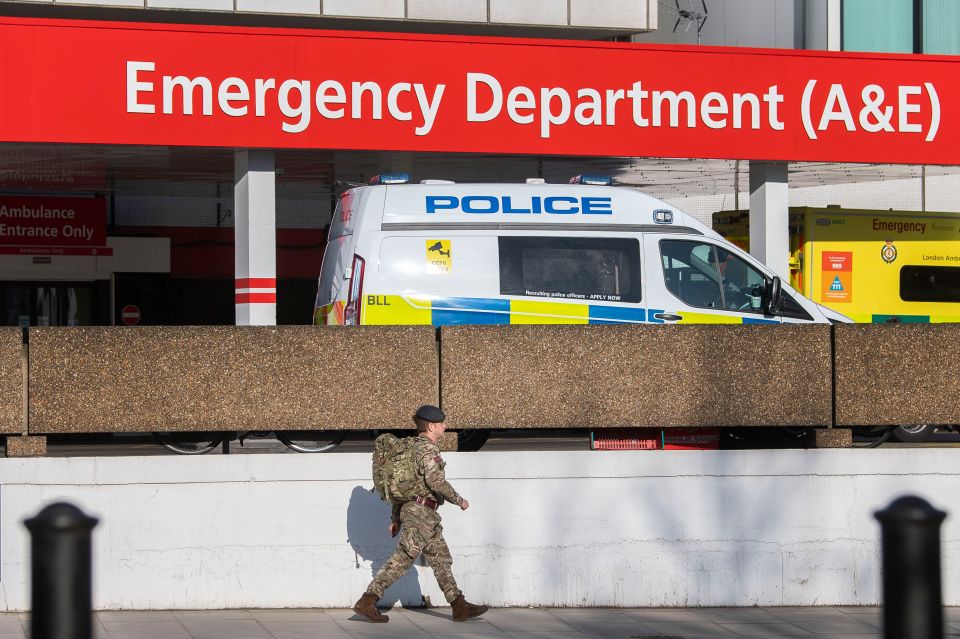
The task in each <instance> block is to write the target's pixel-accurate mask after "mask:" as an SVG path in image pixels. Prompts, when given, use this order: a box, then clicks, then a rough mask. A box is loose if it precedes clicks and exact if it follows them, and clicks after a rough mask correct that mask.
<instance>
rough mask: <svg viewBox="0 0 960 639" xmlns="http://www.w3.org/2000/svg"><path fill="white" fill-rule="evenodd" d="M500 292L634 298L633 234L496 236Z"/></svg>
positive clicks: (636, 256)
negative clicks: (599, 236)
mask: <svg viewBox="0 0 960 639" xmlns="http://www.w3.org/2000/svg"><path fill="white" fill-rule="evenodd" d="M498 241H499V247H500V294H501V295H524V296H528V297H549V298H560V299H578V300H586V301H600V302H639V301H640V242H639V241H638V240H637V239H635V238H616V237H614V238H592V237H591V238H587V237H500V238H498Z"/></svg>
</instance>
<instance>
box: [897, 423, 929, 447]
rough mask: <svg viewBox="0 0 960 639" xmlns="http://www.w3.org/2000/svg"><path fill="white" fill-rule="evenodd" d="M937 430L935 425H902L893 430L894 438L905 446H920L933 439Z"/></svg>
mask: <svg viewBox="0 0 960 639" xmlns="http://www.w3.org/2000/svg"><path fill="white" fill-rule="evenodd" d="M936 430H937V427H936V426H934V425H933V424H909V425H908V424H901V425H900V426H897V427H896V428H894V429H893V437H894V439H896V440H897V441H900V442H903V443H905V444H919V443H921V442H925V441H927V440H928V439H930V438H931V437H933V433H934V431H936Z"/></svg>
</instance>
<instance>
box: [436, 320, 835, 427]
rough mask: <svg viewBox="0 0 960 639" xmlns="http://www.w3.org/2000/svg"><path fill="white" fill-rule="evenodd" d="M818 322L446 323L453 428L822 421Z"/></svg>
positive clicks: (824, 373) (821, 330)
mask: <svg viewBox="0 0 960 639" xmlns="http://www.w3.org/2000/svg"><path fill="white" fill-rule="evenodd" d="M830 349H831V345H830V327H829V326H827V325H804V326H800V325H787V326H758V325H741V326H717V325H713V326H710V325H706V326H702V325H691V326H649V325H647V326H641V325H629V326H627V325H623V326H617V325H609V326H599V325H594V326H504V327H501V326H451V327H443V328H442V329H441V374H440V379H441V390H440V396H441V399H442V406H443V408H444V410H446V411H447V415H448V417H449V420H450V425H451V427H453V428H488V427H499V428H576V427H589V428H595V427H616V426H653V427H664V426H762V425H778V426H813V427H816V426H829V425H830V424H831V417H832V398H831V350H830Z"/></svg>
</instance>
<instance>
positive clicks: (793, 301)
mask: <svg viewBox="0 0 960 639" xmlns="http://www.w3.org/2000/svg"><path fill="white" fill-rule="evenodd" d="M388 181H389V182H390V183H384V182H385V180H383V179H380V180H374V181H373V183H372V184H371V185H370V186H362V187H357V188H354V189H351V190H349V191H346V192H345V193H344V194H343V195H342V196H341V199H340V203H339V204H338V211H337V212H336V213H335V214H334V217H333V226H332V227H331V229H330V233H329V238H328V243H327V247H326V251H325V253H324V257H323V264H322V266H321V272H320V278H319V286H318V291H317V301H316V306H315V312H314V321H315V323H317V324H433V325H444V324H542V323H565V324H620V323H657V324H674V323H761V324H779V323H787V322H790V323H794V322H829V321H833V322H843V321H848V320H846V318H845V317H844V316H843V315H841V314H839V313H836V312H833V311H830V310H829V309H826V308H824V307H822V306H820V305H818V304H816V303H814V302H812V301H810V300H808V299H806V298H804V297H803V296H801V295H800V294H799V293H797V291H796V290H794V289H793V288H792V287H791V286H790V285H789V284H787V283H785V282H781V280H780V278H779V277H777V276H776V275H775V274H774V273H772V272H770V271H769V269H767V268H766V267H765V266H764V265H763V264H761V263H759V262H757V261H756V260H755V259H753V258H752V257H751V256H749V255H747V254H746V253H745V252H743V251H742V250H740V249H739V248H737V247H736V246H734V245H733V244H731V243H729V242H727V241H726V240H724V239H723V238H722V237H720V236H719V235H718V234H717V233H715V232H713V231H712V230H711V229H709V228H708V227H706V226H705V225H703V224H701V223H700V222H699V221H697V220H696V219H694V218H692V217H691V216H690V215H688V214H686V213H684V212H683V211H680V210H678V209H676V208H674V207H672V206H670V205H669V204H667V203H665V202H662V201H660V200H657V199H655V198H653V197H650V196H648V195H646V194H643V193H641V192H639V191H636V190H634V189H629V188H624V187H612V186H603V184H609V180H603V179H600V178H594V177H590V178H586V176H585V177H583V178H580V179H577V180H575V182H576V183H573V184H543V183H533V184H469V185H466V184H464V185H459V184H453V183H450V182H443V183H440V182H438V181H432V182H430V183H421V184H409V183H401V182H405V181H406V180H404V179H400V178H399V177H398V176H391V178H390V179H389V180H388ZM587 182H594V184H599V185H593V184H588V183H587ZM344 212H345V213H344Z"/></svg>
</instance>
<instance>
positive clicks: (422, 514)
mask: <svg viewBox="0 0 960 639" xmlns="http://www.w3.org/2000/svg"><path fill="white" fill-rule="evenodd" d="M400 523H401V527H400V541H399V542H397V548H396V550H394V551H393V554H392V555H391V556H390V558H389V559H387V563H385V564H383V566H382V567H381V568H380V570H379V571H377V574H376V576H375V577H374V578H373V581H371V582H370V585H369V586H367V592H372V593H373V594H375V595H376V596H377V598H378V599H379V598H380V597H382V596H383V591H384V590H386V589H387V588H389V587H390V586H391V585H392V584H393V583H394V582H395V581H397V580H398V579H400V577H402V576H403V574H404V573H405V572H407V570H409V569H410V566H412V565H413V562H414V561H416V559H417V557H418V556H419V555H420V553H423V556H424V557H426V558H427V563H429V564H430V567H431V568H433V574H434V576H435V577H436V578H437V583H438V584H439V585H440V590H442V591H443V596H444V598H445V599H446V600H447V602H448V603H449V602H452V601H453V600H454V599H456V598H457V596H459V595H460V594H461V592H460V589H459V588H457V581H456V580H455V579H454V578H453V557H451V556H450V549H449V548H448V547H447V542H446V541H444V539H443V526H441V525H440V515H439V514H438V513H437V511H435V510H431V509H430V508H426V507H424V506H421V505H420V504H416V503H414V502H412V501H410V502H407V503H405V504H404V505H403V508H401V509H400Z"/></svg>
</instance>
